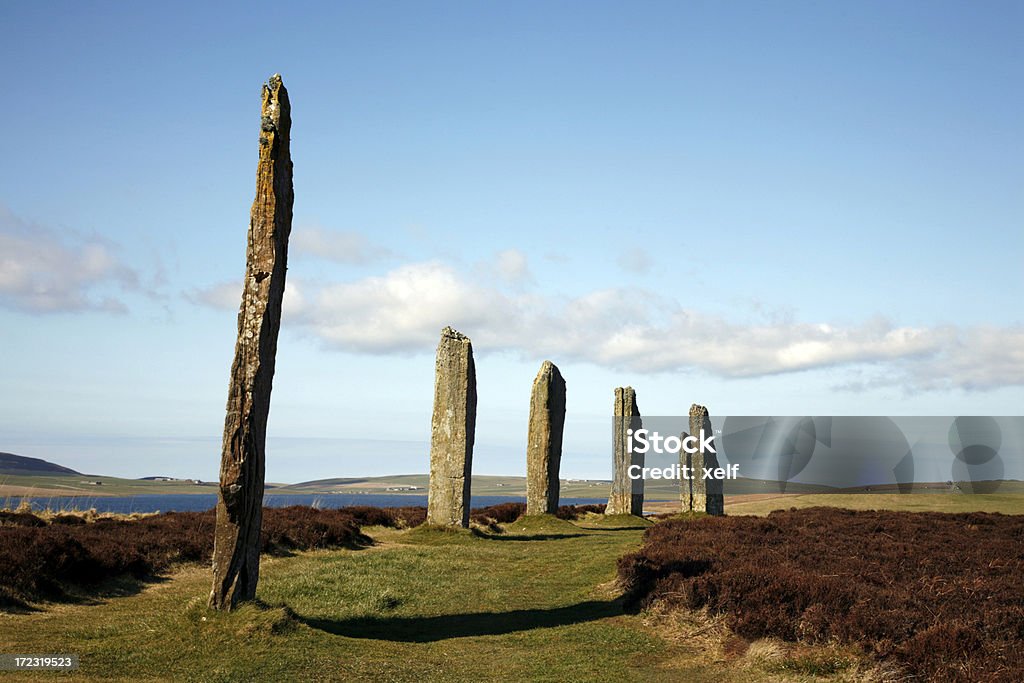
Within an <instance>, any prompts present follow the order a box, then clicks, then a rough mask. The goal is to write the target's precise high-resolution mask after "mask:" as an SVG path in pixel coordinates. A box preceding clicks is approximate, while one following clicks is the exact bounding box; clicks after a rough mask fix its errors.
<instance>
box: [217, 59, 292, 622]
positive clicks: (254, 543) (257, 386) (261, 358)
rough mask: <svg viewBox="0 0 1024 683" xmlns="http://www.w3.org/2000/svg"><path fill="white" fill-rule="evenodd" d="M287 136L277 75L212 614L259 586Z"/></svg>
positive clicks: (267, 123) (232, 388) (267, 120)
mask: <svg viewBox="0 0 1024 683" xmlns="http://www.w3.org/2000/svg"><path fill="white" fill-rule="evenodd" d="M290 135H291V104H290V103H289V101H288V92H287V91H286V90H285V87H284V85H283V84H282V82H281V76H280V75H279V74H275V75H273V76H271V77H270V79H269V80H268V81H267V83H266V84H265V85H264V86H263V104H262V109H261V120H260V137H259V163H258V165H257V167H256V198H255V200H254V201H253V204H252V211H251V212H250V218H249V232H248V246H247V248H246V273H245V283H244V285H243V290H242V303H241V307H240V308H239V311H238V340H237V343H236V344H235V358H234V361H233V363H232V364H231V379H230V383H229V385H228V401H227V412H226V415H225V418H224V440H223V444H222V450H221V465H220V488H219V492H218V500H217V524H216V530H215V532H214V552H213V587H212V589H211V591H210V598H209V605H210V607H212V608H214V609H231V608H232V607H234V606H235V605H236V604H237V603H238V602H239V601H243V600H252V599H253V598H255V596H256V583H257V581H258V580H259V569H260V525H261V523H262V509H263V508H262V506H263V485H264V468H265V452H266V451H265V447H266V434H267V417H268V415H269V413H270V392H271V388H272V386H273V380H274V361H275V356H276V354H277V336H278V330H279V328H280V325H281V301H282V298H283V296H284V286H285V273H286V270H287V265H288V237H289V235H290V233H291V227H292V203H293V200H294V195H293V189H292V161H291V153H290V142H289V141H290Z"/></svg>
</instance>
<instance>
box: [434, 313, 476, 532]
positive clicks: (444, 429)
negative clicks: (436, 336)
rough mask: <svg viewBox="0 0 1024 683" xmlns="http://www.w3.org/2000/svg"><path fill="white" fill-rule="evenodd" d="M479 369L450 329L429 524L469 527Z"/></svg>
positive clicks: (439, 381)
mask: <svg viewBox="0 0 1024 683" xmlns="http://www.w3.org/2000/svg"><path fill="white" fill-rule="evenodd" d="M475 431H476V366H475V365H474V364H473V344H472V342H470V340H469V337H467V336H466V335H464V334H462V333H460V332H457V331H456V330H453V329H452V328H451V327H446V328H444V329H443V330H442V331H441V341H440V342H439V343H438V345H437V359H436V361H435V374H434V414H433V418H432V420H431V425H430V488H429V490H428V495H427V523H428V524H435V525H439V526H461V527H469V506H470V481H471V476H472V471H473V441H474V438H475Z"/></svg>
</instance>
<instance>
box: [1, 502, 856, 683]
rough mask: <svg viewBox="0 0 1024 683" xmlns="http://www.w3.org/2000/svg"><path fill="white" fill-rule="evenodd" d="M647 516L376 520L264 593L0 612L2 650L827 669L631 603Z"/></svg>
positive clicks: (152, 663)
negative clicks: (741, 646) (773, 658)
mask: <svg viewBox="0 0 1024 683" xmlns="http://www.w3.org/2000/svg"><path fill="white" fill-rule="evenodd" d="M648 525H649V522H645V521H643V520H639V519H636V518H633V519H628V518H623V519H617V518H613V519H604V518H601V517H600V516H597V515H594V516H588V517H586V518H584V519H581V520H580V521H579V522H578V523H576V524H573V523H569V522H566V521H564V520H557V519H550V518H542V519H540V520H526V521H523V522H517V523H513V524H509V525H507V529H506V531H505V532H504V533H501V534H487V533H484V532H480V531H477V532H475V533H474V532H470V531H462V530H459V531H454V532H452V531H444V530H438V529H430V528H417V529H413V530H408V531H398V530H394V529H384V528H380V527H370V528H367V529H364V531H365V532H366V533H368V534H369V535H370V536H372V537H373V538H375V539H376V541H377V543H376V544H375V545H374V546H372V547H370V548H366V549H361V550H334V551H312V552H305V553H299V554H296V555H294V556H291V557H265V558H264V560H263V565H262V566H263V569H262V576H261V581H260V588H259V592H258V597H259V600H260V604H258V605H248V606H246V607H244V608H242V609H240V610H238V611H236V612H233V613H229V614H221V613H212V612H209V611H208V610H207V609H206V606H205V600H206V594H207V591H208V588H209V572H208V570H207V569H206V568H201V567H196V566H189V567H185V568H182V569H180V570H178V571H176V572H175V573H174V574H173V575H172V576H171V577H170V579H169V580H166V581H162V582H159V583H156V584H149V585H146V586H144V587H142V586H140V587H137V588H139V590H133V589H132V588H131V587H128V586H125V585H124V582H123V581H122V582H121V583H120V584H118V585H116V586H112V587H108V589H107V591H108V592H107V593H105V594H101V595H100V597H99V598H98V599H94V600H92V601H91V602H92V603H94V604H66V603H62V604H53V605H45V606H44V609H42V610H41V611H37V612H30V613H24V614H0V620H2V626H0V651H2V652H25V653H29V652H63V653H74V654H78V655H80V657H81V669H80V670H79V672H77V674H75V677H78V678H84V679H92V680H97V679H108V680H147V679H149V680H153V679H167V678H173V679H188V680H197V681H236V680H248V679H257V678H258V679H261V680H267V679H269V680H273V679H297V678H300V679H304V680H305V679H309V680H380V681H421V680H446V681H447V680H453V681H461V680H474V681H489V680H516V679H520V680H537V681H565V680H573V681H590V680H593V681H599V680H626V681H629V680H646V681H670V680H672V681H675V680H687V681H696V682H700V681H722V680H725V681H762V680H777V681H802V680H820V679H813V678H809V677H808V675H806V674H805V673H801V672H792V671H782V670H774V671H770V670H769V669H768V668H767V665H766V666H762V667H758V666H753V665H750V664H749V663H748V662H745V661H743V662H740V663H739V664H738V663H736V662H729V661H709V660H708V658H706V657H705V656H703V655H702V654H701V652H700V651H699V650H697V649H695V648H694V647H693V646H692V644H689V643H686V642H681V641H677V640H674V639H672V638H667V637H664V636H663V635H662V634H660V633H659V630H658V629H657V628H655V627H652V626H651V625H650V624H649V623H648V621H647V620H646V619H645V617H644V616H643V615H626V614H624V613H623V610H622V604H621V600H620V599H619V595H618V591H617V589H616V588H615V587H614V581H613V580H614V578H615V562H616V559H617V558H618V557H619V556H621V555H622V554H624V553H625V552H628V551H631V550H635V549H636V548H637V547H638V546H639V543H640V538H641V535H642V533H643V529H644V528H646V527H647V526H648ZM95 603H98V604H95ZM771 666H774V667H776V669H778V665H777V664H776V663H771ZM21 676H22V678H24V679H25V680H36V679H37V678H38V675H37V674H33V675H29V674H22V675H21ZM33 676H34V677H33ZM11 677H12V678H15V679H17V675H14V674H12V675H11ZM838 680H843V679H838Z"/></svg>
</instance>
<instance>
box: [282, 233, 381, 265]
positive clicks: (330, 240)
mask: <svg viewBox="0 0 1024 683" xmlns="http://www.w3.org/2000/svg"><path fill="white" fill-rule="evenodd" d="M289 242H290V248H291V250H292V252H293V253H294V254H296V255H297V256H310V257H313V258H321V259H326V260H328V261H335V262H337V263H344V264H347V265H363V264H366V263H371V262H373V261H377V260H380V259H382V258H386V257H388V256H390V255H391V252H390V251H388V250H387V249H384V248H383V247H380V246H377V245H374V244H371V243H370V241H369V240H368V239H367V238H366V236H365V235H363V234H362V233H358V232H353V231H345V230H324V229H323V228H319V227H305V228H296V229H295V230H294V231H293V232H292V235H291V237H290V239H289Z"/></svg>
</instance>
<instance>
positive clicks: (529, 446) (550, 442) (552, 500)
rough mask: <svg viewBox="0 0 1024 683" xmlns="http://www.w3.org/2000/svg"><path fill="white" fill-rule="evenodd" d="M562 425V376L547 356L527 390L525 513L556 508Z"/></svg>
mask: <svg viewBox="0 0 1024 683" xmlns="http://www.w3.org/2000/svg"><path fill="white" fill-rule="evenodd" d="M564 426H565V380H564V379H562V373H560V372H559V371H558V367H556V366H555V364H554V363H552V362H551V361H549V360H546V361H544V363H543V364H542V365H541V366H540V371H539V372H538V373H537V377H536V378H535V379H534V380H533V392H532V393H531V394H530V424H529V429H528V433H527V441H526V514H528V515H543V514H552V515H553V514H554V513H555V512H557V511H558V467H559V465H560V464H561V462H562V429H563V427H564Z"/></svg>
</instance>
